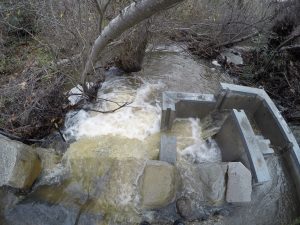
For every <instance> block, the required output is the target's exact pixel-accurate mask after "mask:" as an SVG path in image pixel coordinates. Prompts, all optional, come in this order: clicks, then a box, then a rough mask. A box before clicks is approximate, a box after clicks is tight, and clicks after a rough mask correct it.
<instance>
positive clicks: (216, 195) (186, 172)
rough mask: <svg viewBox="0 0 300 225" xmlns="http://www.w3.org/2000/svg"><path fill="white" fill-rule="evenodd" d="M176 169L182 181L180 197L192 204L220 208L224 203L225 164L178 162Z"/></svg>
mask: <svg viewBox="0 0 300 225" xmlns="http://www.w3.org/2000/svg"><path fill="white" fill-rule="evenodd" d="M177 168H178V170H179V173H180V175H181V180H182V186H183V187H182V196H185V197H187V198H189V199H190V200H191V201H192V204H193V205H195V204H198V203H201V204H202V205H203V204H204V205H210V206H220V205H222V204H223V203H224V202H225V194H226V176H227V164H226V163H202V164H190V163H188V162H185V161H184V160H181V161H178V163H177Z"/></svg>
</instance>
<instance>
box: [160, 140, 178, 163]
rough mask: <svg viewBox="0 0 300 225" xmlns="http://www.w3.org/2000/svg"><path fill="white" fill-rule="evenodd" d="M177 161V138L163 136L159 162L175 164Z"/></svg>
mask: <svg viewBox="0 0 300 225" xmlns="http://www.w3.org/2000/svg"><path fill="white" fill-rule="evenodd" d="M176 159H177V149H176V137H175V136H170V135H167V134H162V135H161V138H160V149H159V160H161V161H164V162H168V163H170V164H173V165H174V164H175V163H176Z"/></svg>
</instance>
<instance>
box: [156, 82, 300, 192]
mask: <svg viewBox="0 0 300 225" xmlns="http://www.w3.org/2000/svg"><path fill="white" fill-rule="evenodd" d="M162 101H163V102H162V119H161V130H162V131H168V130H170V129H172V123H173V121H174V120H175V119H176V118H189V117H195V118H200V119H202V118H204V117H206V116H207V115H209V114H210V113H212V112H216V111H217V112H224V111H227V112H228V111H229V112H230V113H229V116H228V117H227V119H226V120H225V122H224V123H223V125H222V126H221V128H220V130H219V132H218V133H217V134H216V135H214V136H213V138H214V139H215V140H216V141H217V143H218V145H219V147H220V149H221V151H222V160H223V161H224V162H241V163H243V165H244V166H245V167H247V168H248V169H249V170H250V171H251V174H252V177H253V178H254V183H256V184H260V183H264V182H267V181H270V180H271V177H270V174H269V171H268V167H267V164H266V161H265V158H266V157H268V156H269V155H271V154H273V153H274V150H275V151H276V152H280V153H282V154H284V156H285V159H286V162H287V164H288V167H289V171H290V173H291V175H292V176H293V180H294V182H295V184H296V187H297V191H298V195H299V196H300V149H299V145H298V143H297V141H296V139H295V137H294V135H293V134H292V132H291V130H290V128H289V127H288V125H287V123H286V122H285V120H284V118H283V117H282V115H281V114H280V112H279V110H278V109H277V108H276V106H275V104H274V103H273V101H272V100H271V99H270V97H269V96H268V95H267V93H266V92H265V91H264V90H263V89H258V88H251V87H245V86H240V85H233V84H227V83H221V90H220V91H219V93H216V94H215V95H213V94H196V93H182V92H164V93H163V99H162ZM168 143H171V144H172V146H170V145H169V144H168ZM174 145H175V147H174ZM270 146H271V147H270ZM172 149H173V151H172ZM273 149H274V150H273ZM160 156H162V158H161V160H163V161H170V162H171V163H175V162H174V160H176V140H174V137H168V136H166V135H162V139H161V146H160Z"/></svg>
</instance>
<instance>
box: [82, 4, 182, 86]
mask: <svg viewBox="0 0 300 225" xmlns="http://www.w3.org/2000/svg"><path fill="white" fill-rule="evenodd" d="M182 1H184V0H140V1H137V2H134V3H132V4H131V5H129V6H128V7H126V8H125V9H123V10H122V11H121V12H120V14H119V15H118V16H117V17H116V18H114V19H113V20H112V21H110V23H109V24H108V25H107V26H106V27H105V28H104V29H103V31H102V33H101V34H100V36H99V37H98V38H97V39H96V40H95V42H94V45H93V46H92V50H91V52H90V55H89V57H88V59H87V62H86V64H85V68H84V70H83V72H82V74H81V83H82V86H83V87H84V91H86V90H87V87H86V77H87V75H88V73H89V72H91V71H92V69H93V67H94V64H95V62H96V61H97V59H98V57H99V55H100V53H101V51H102V50H103V49H104V48H105V47H106V46H107V45H108V44H109V43H110V42H112V41H113V40H114V39H116V38H117V37H119V36H120V35H121V34H122V33H123V32H124V31H126V30H127V29H129V28H131V27H133V26H134V25H136V24H138V23H139V22H141V21H143V20H145V19H147V18H149V17H151V16H152V15H154V14H155V13H157V12H159V11H162V10H165V9H168V8H171V7H172V6H174V5H175V4H177V3H179V2H182Z"/></svg>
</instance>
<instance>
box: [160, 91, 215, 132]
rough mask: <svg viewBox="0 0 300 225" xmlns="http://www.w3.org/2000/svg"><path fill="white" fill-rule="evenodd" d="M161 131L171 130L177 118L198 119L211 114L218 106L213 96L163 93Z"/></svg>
mask: <svg viewBox="0 0 300 225" xmlns="http://www.w3.org/2000/svg"><path fill="white" fill-rule="evenodd" d="M162 101H163V102H162V117H161V130H170V129H171V128H172V124H173V121H174V120H175V118H176V117H177V118H188V117H198V118H203V117H205V116H206V115H207V114H209V113H210V112H211V111H212V110H213V109H214V108H215V105H216V99H215V96H214V95H212V94H196V93H183V92H171V91H167V92H164V93H163V100H162Z"/></svg>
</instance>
